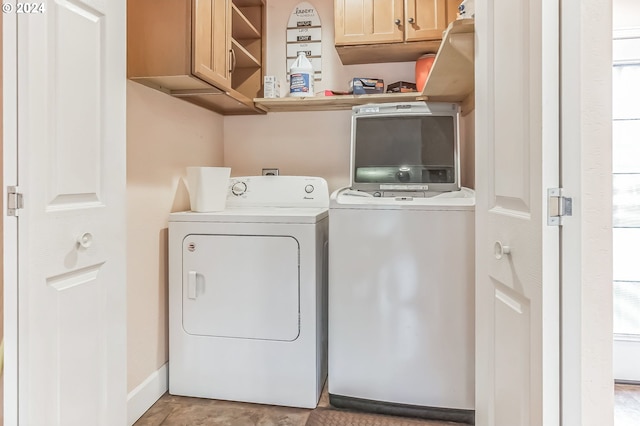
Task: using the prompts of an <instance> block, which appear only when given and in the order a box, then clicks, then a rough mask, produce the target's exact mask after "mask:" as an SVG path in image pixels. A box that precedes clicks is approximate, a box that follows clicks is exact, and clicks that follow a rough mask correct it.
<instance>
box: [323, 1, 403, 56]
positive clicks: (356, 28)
mask: <svg viewBox="0 0 640 426" xmlns="http://www.w3.org/2000/svg"><path fill="white" fill-rule="evenodd" d="M334 5H335V9H334V14H335V25H336V28H335V44H336V45H349V44H368V43H393V42H401V41H403V39H404V30H403V29H404V25H403V23H404V22H405V19H404V13H403V12H404V5H403V0H392V1H376V0H336V1H335V3H334ZM396 20H399V22H400V25H397V24H396V23H395V22H396Z"/></svg>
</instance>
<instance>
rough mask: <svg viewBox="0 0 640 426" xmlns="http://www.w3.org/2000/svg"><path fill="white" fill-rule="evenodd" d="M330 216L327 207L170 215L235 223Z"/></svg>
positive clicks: (178, 218) (171, 219)
mask: <svg viewBox="0 0 640 426" xmlns="http://www.w3.org/2000/svg"><path fill="white" fill-rule="evenodd" d="M327 216H328V209H326V208H300V207H298V208H296V207H251V208H249V207H246V208H233V207H232V208H228V209H226V210H224V211H221V212H209V213H196V212H190V211H189V212H179V213H171V214H170V215H169V222H233V223H302V224H304V223H317V222H319V221H321V220H322V219H324V218H325V217H327Z"/></svg>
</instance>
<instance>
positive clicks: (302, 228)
mask: <svg viewBox="0 0 640 426" xmlns="http://www.w3.org/2000/svg"><path fill="white" fill-rule="evenodd" d="M328 204H329V194H328V188H327V183H326V181H325V180H324V179H322V178H317V177H300V176H277V177H274V176H254V177H238V178H232V179H231V180H230V185H229V193H228V196H227V205H226V206H227V208H226V210H224V211H222V212H215V213H194V212H181V213H173V214H171V216H170V219H169V323H170V324H169V392H170V393H171V394H173V395H185V396H194V397H203V398H214V399H224V400H232V401H243V402H254V403H262V404H273V405H286V406H293V407H305V408H314V407H316V405H317V403H318V400H319V398H320V393H321V390H322V386H323V383H324V380H325V378H326V374H327V353H326V351H327V326H326V321H327V314H326V309H327V305H326V304H327V237H328V213H327V211H328Z"/></svg>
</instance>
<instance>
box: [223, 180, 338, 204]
mask: <svg viewBox="0 0 640 426" xmlns="http://www.w3.org/2000/svg"><path fill="white" fill-rule="evenodd" d="M253 206H256V207H320V208H323V207H324V208H327V207H329V188H328V186H327V181H326V180H324V179H323V178H321V177H315V176H242V177H233V178H231V179H229V190H228V192H227V207H253Z"/></svg>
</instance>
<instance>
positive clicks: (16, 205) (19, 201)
mask: <svg viewBox="0 0 640 426" xmlns="http://www.w3.org/2000/svg"><path fill="white" fill-rule="evenodd" d="M22 208H24V200H23V198H22V193H21V192H20V191H19V190H18V187H17V186H7V216H18V210H20V209H22Z"/></svg>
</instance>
